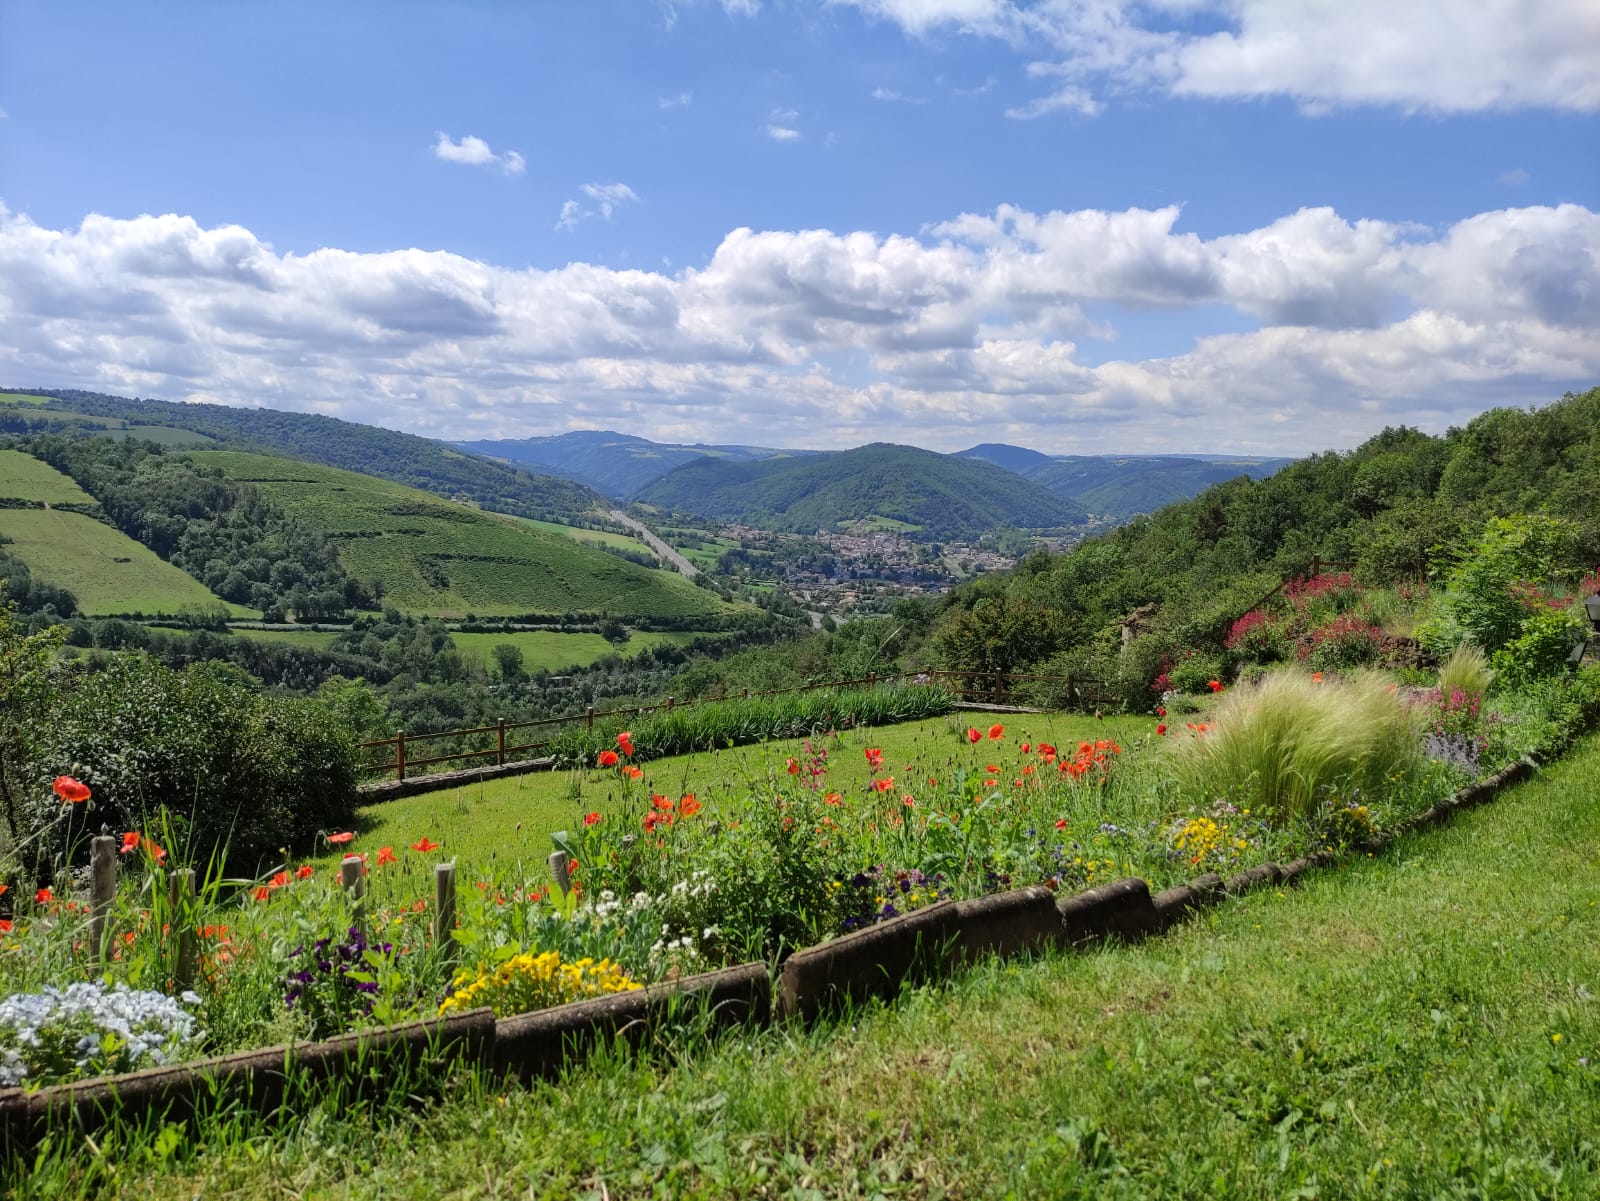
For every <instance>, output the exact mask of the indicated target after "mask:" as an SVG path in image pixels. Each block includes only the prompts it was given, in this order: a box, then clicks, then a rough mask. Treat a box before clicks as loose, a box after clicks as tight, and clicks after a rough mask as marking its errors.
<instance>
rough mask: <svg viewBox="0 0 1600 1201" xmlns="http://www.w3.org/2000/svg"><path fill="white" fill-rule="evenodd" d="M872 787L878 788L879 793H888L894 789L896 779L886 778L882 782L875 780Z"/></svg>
mask: <svg viewBox="0 0 1600 1201" xmlns="http://www.w3.org/2000/svg"><path fill="white" fill-rule="evenodd" d="M872 786H873V787H874V788H876V789H877V790H878V791H879V792H888V791H889V789H891V788H893V787H894V777H893V776H885V777H884V778H883V779H881V780H874V781H873V782H872Z"/></svg>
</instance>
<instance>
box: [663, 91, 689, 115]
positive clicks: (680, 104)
mask: <svg viewBox="0 0 1600 1201" xmlns="http://www.w3.org/2000/svg"><path fill="white" fill-rule="evenodd" d="M693 103H694V93H693V92H676V93H674V94H673V95H671V96H657V97H656V107H657V108H659V109H661V110H662V111H663V112H666V111H668V110H670V109H675V108H688V107H689V106H690V105H691V104H693Z"/></svg>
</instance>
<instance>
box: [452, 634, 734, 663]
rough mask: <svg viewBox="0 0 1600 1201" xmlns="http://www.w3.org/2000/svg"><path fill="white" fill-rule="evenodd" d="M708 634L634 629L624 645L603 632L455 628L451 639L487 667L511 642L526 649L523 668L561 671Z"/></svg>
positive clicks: (679, 644) (521, 649) (465, 653)
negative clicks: (497, 631) (497, 649)
mask: <svg viewBox="0 0 1600 1201" xmlns="http://www.w3.org/2000/svg"><path fill="white" fill-rule="evenodd" d="M703 637H705V635H704V634H698V633H695V632H694V631H692V630H691V631H678V630H665V631H654V630H634V631H633V632H632V633H631V634H629V636H628V640H627V641H626V642H624V643H623V644H622V645H621V646H613V645H612V644H611V643H609V642H607V641H606V640H605V639H604V638H602V637H600V635H599V634H566V633H562V632H561V631H560V630H511V631H508V632H506V633H500V634H467V633H462V632H460V631H454V630H453V631H451V634H450V640H451V641H452V642H454V643H455V644H456V647H457V649H459V650H460V651H461V653H462V654H463V655H469V656H470V655H476V656H478V658H479V659H480V660H481V661H482V662H483V663H484V665H485V666H486V667H489V668H490V669H492V670H498V669H497V668H495V665H494V648H495V647H497V646H499V645H501V644H502V643H508V644H510V645H511V646H514V647H516V648H517V649H518V650H520V651H521V652H522V670H523V671H526V672H535V671H561V670H562V669H564V668H569V667H588V666H589V665H590V664H591V663H593V662H595V661H596V660H598V659H602V658H604V657H605V656H606V655H623V656H628V655H637V654H639V653H640V652H641V651H647V650H654V649H655V648H656V647H658V646H687V645H688V644H689V643H691V642H693V641H694V640H695V639H696V638H703Z"/></svg>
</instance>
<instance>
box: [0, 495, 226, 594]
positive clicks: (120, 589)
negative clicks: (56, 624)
mask: <svg viewBox="0 0 1600 1201" xmlns="http://www.w3.org/2000/svg"><path fill="white" fill-rule="evenodd" d="M0 534H4V535H5V536H6V537H7V538H10V539H11V540H12V544H11V546H10V547H9V548H8V549H9V550H10V551H11V552H12V553H13V554H15V555H18V556H20V557H21V559H22V561H23V562H24V563H26V564H27V565H28V569H29V570H30V571H32V572H33V573H34V574H35V575H37V576H38V577H39V578H40V579H41V580H44V581H45V582H47V583H50V584H56V585H59V586H60V587H62V588H65V589H67V590H68V591H69V592H71V593H72V594H73V596H75V597H77V599H78V607H79V609H80V610H81V611H82V612H83V613H85V614H86V615H88V616H91V617H92V616H95V615H97V614H107V613H143V614H147V615H152V616H153V615H156V614H179V613H183V612H184V611H186V610H193V609H197V608H199V609H212V608H216V609H221V610H223V611H225V612H227V613H228V614H229V615H231V616H235V617H255V616H257V613H256V611H255V610H254V609H246V608H244V607H242V606H240V605H233V604H229V603H228V602H226V601H224V600H222V599H221V598H220V597H218V596H217V595H216V594H214V593H213V592H212V591H211V590H210V589H209V588H207V587H206V586H205V585H204V584H202V583H200V581H199V580H197V579H195V578H194V577H192V576H190V575H187V574H185V573H184V572H182V571H180V570H178V568H176V567H174V566H173V565H172V564H170V563H168V562H166V561H165V560H163V559H160V558H158V557H157V556H156V554H155V552H154V551H152V550H150V549H149V548H148V547H146V546H144V545H143V544H142V543H139V542H135V541H134V540H133V539H132V538H130V537H128V536H127V535H126V534H124V533H122V532H121V531H120V530H116V529H113V528H112V527H111V526H109V525H105V524H103V523H101V522H98V521H95V520H94V519H93V518H92V517H85V516H83V515H82V514H81V513H63V512H60V511H58V510H54V509H0Z"/></svg>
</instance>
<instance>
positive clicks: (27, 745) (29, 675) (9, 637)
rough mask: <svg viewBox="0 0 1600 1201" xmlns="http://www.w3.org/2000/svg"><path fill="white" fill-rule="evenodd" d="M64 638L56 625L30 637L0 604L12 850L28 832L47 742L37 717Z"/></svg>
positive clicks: (50, 692) (0, 713) (5, 789)
mask: <svg viewBox="0 0 1600 1201" xmlns="http://www.w3.org/2000/svg"><path fill="white" fill-rule="evenodd" d="M65 637H66V630H65V629H63V628H62V627H60V626H51V627H47V628H46V629H43V630H40V631H38V632H36V633H29V632H28V631H27V629H26V628H25V627H23V626H22V625H20V624H19V623H18V621H17V619H16V614H15V612H14V611H13V610H12V609H11V608H10V606H8V605H5V604H0V806H4V811H5V822H6V833H7V835H8V836H9V839H8V840H9V843H10V845H11V847H13V848H15V847H16V846H17V844H18V843H20V842H21V841H22V840H23V838H24V837H25V836H26V835H27V834H28V833H30V832H31V830H32V825H33V822H32V820H31V803H32V802H33V801H34V800H35V799H36V798H35V789H36V787H37V786H38V784H39V775H38V772H37V771H36V770H35V768H34V764H35V763H36V761H37V759H38V756H39V752H40V748H41V747H42V746H44V744H45V742H46V740H47V737H48V727H47V724H46V722H45V721H44V720H43V719H42V716H43V714H45V713H46V712H48V709H49V706H50V703H51V701H52V699H53V697H54V696H55V694H56V689H57V687H58V679H57V675H58V673H57V667H56V655H57V652H58V651H59V650H60V649H61V644H62V642H63V640H64V639H65Z"/></svg>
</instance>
